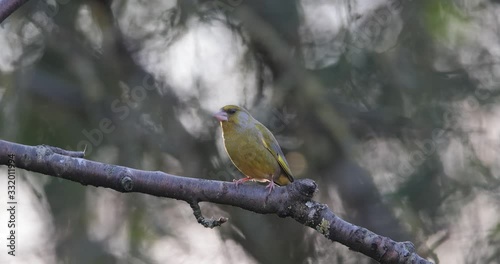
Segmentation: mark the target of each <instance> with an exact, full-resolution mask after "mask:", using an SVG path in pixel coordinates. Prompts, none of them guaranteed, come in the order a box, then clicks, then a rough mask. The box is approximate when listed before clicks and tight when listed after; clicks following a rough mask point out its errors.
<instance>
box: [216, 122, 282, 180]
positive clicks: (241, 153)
mask: <svg viewBox="0 0 500 264" xmlns="http://www.w3.org/2000/svg"><path fill="white" fill-rule="evenodd" d="M223 133H224V146H225V148H226V151H227V154H228V155H229V157H230V159H231V161H232V162H233V163H234V165H235V166H236V167H237V168H238V169H239V170H240V171H241V172H242V173H243V174H245V175H246V176H248V177H251V178H256V179H270V177H271V176H272V175H275V174H276V173H279V170H280V166H279V164H278V162H277V161H276V159H275V158H274V157H273V155H272V154H271V153H270V152H269V151H268V150H267V149H266V148H265V147H264V146H263V145H262V143H261V141H260V139H259V134H257V133H255V131H251V130H243V131H235V130H234V129H227V128H226V129H224V127H223Z"/></svg>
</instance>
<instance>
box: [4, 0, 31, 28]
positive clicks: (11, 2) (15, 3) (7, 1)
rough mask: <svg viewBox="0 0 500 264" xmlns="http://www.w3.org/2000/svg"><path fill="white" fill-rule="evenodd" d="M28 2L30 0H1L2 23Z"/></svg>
mask: <svg viewBox="0 0 500 264" xmlns="http://www.w3.org/2000/svg"><path fill="white" fill-rule="evenodd" d="M26 2H28V0H0V23H2V22H3V21H4V20H5V19H6V18H7V17H9V16H10V15H11V14H12V13H14V11H16V10H17V9H18V8H19V7H21V6H22V5H23V4H24V3H26Z"/></svg>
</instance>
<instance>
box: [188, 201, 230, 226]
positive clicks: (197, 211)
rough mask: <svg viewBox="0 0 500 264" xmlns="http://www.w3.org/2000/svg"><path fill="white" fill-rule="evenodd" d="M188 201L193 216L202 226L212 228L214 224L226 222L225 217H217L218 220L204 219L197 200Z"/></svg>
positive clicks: (219, 224)
mask: <svg viewBox="0 0 500 264" xmlns="http://www.w3.org/2000/svg"><path fill="white" fill-rule="evenodd" d="M188 203H189V205H190V206H191V209H193V214H194V217H196V220H197V221H198V223H200V224H201V225H202V226H204V227H209V228H214V227H216V226H221V225H222V224H224V223H225V222H227V218H225V217H219V219H218V220H215V219H213V218H210V219H206V218H205V217H204V216H203V215H202V214H201V208H200V205H199V204H198V202H196V201H190V202H188Z"/></svg>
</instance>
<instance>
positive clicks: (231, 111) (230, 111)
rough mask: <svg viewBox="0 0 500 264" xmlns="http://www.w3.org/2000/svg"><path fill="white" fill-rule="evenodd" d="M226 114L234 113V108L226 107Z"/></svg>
mask: <svg viewBox="0 0 500 264" xmlns="http://www.w3.org/2000/svg"><path fill="white" fill-rule="evenodd" d="M226 112H227V113H228V114H230V115H232V114H234V113H236V109H227V111H226Z"/></svg>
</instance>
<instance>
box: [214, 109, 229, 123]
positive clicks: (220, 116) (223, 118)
mask: <svg viewBox="0 0 500 264" xmlns="http://www.w3.org/2000/svg"><path fill="white" fill-rule="evenodd" d="M214 117H215V118H217V120H219V121H220V122H222V121H227V113H226V112H224V111H222V110H221V111H219V112H217V113H215V114H214Z"/></svg>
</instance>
